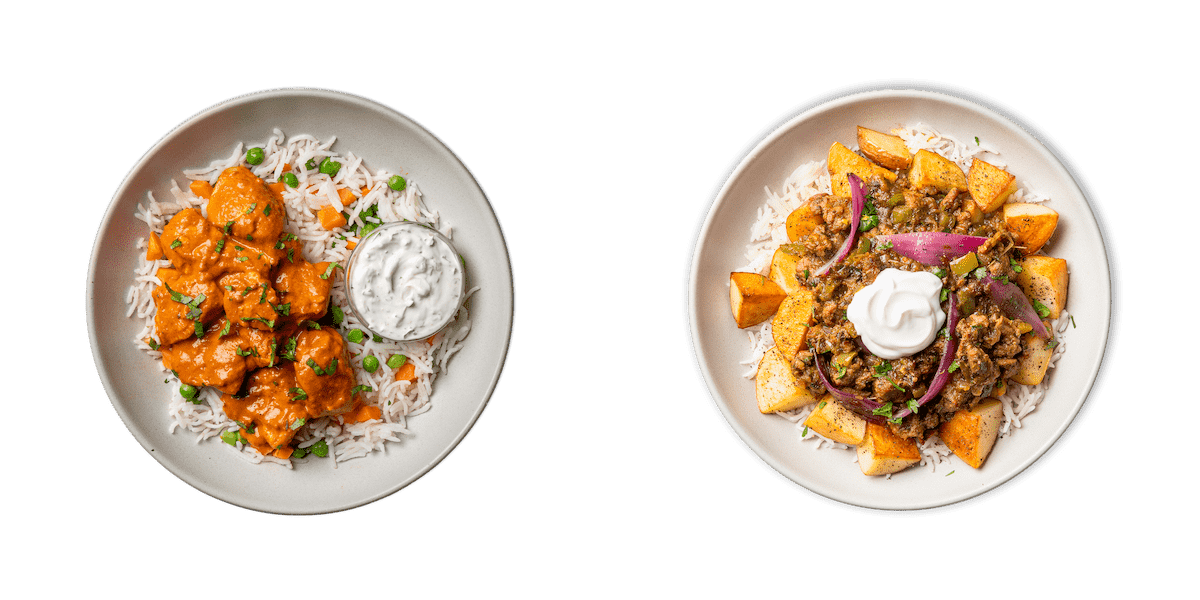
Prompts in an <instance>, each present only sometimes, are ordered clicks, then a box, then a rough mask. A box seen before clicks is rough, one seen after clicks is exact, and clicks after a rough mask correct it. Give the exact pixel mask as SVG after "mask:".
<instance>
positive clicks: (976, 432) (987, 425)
mask: <svg viewBox="0 0 1200 600" xmlns="http://www.w3.org/2000/svg"><path fill="white" fill-rule="evenodd" d="M1003 414H1004V407H1003V406H1002V405H1001V404H1000V401H999V400H987V401H985V402H980V403H979V404H976V405H975V408H972V409H971V410H960V411H958V412H956V413H954V416H952V417H950V420H948V421H945V422H943V423H942V424H941V426H940V427H938V436H939V437H941V438H942V441H943V442H945V444H946V447H947V448H950V450H951V451H953V452H954V455H955V456H957V457H959V458H961V459H962V460H963V462H965V463H967V464H968V465H971V466H972V467H974V468H976V469H978V468H979V467H980V465H982V464H983V461H984V460H985V459H986V458H987V457H988V454H989V453H990V452H991V451H992V446H993V445H994V444H995V443H996V437H997V436H998V435H999V434H1000V423H1001V421H1002V419H1003Z"/></svg>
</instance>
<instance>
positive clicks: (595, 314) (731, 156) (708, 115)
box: [82, 62, 1124, 562]
mask: <svg viewBox="0 0 1200 600" xmlns="http://www.w3.org/2000/svg"><path fill="white" fill-rule="evenodd" d="M526 67H528V65H524V66H522V65H517V64H512V65H509V64H503V65H502V64H496V65H481V66H478V67H467V70H466V71H462V70H458V71H456V72H455V74H454V76H452V77H449V76H437V77H434V76H433V74H431V73H425V72H422V71H421V70H420V68H419V67H415V66H414V67H412V68H408V70H406V68H402V67H397V77H403V79H404V80H406V82H412V86H410V88H403V89H397V88H398V85H397V84H389V83H371V84H368V83H361V82H360V80H359V79H365V78H366V76H361V77H355V78H354V79H355V80H353V82H350V80H337V79H332V78H317V77H307V78H296V79H292V80H283V79H281V78H278V77H256V78H247V79H246V80H245V82H229V80H224V79H223V78H221V77H215V76H211V74H210V76H208V77H202V76H185V74H180V76H178V77H176V78H175V79H174V80H167V82H161V80H160V82H145V83H146V84H145V86H144V90H143V91H139V92H138V94H136V95H134V94H127V95H126V96H127V97H126V100H125V101H124V102H116V103H113V104H108V106H107V107H97V108H82V110H83V114H82V116H83V118H84V119H86V120H88V122H90V124H92V125H91V126H90V127H91V130H92V131H95V132H96V133H98V134H100V136H102V137H103V138H104V140H106V150H104V151H103V152H98V154H97V155H95V156H92V157H91V160H90V162H91V164H90V167H89V170H90V172H91V173H94V174H95V175H92V179H91V185H90V188H91V192H92V194H94V197H91V198H90V200H89V202H90V203H92V204H91V205H90V206H89V209H90V210H91V216H94V218H95V221H96V222H98V221H100V217H101V216H102V214H103V210H104V208H106V205H107V203H108V200H109V198H110V197H112V194H113V193H114V192H115V191H116V188H118V186H119V185H120V184H121V180H122V179H124V176H125V174H126V173H127V172H128V169H130V168H131V167H132V166H133V163H134V162H137V161H138V158H139V157H140V156H142V155H143V154H144V152H145V151H146V150H149V149H150V146H151V145H154V144H155V143H156V142H157V140H158V139H160V138H161V137H163V136H166V134H167V133H168V132H169V131H172V130H173V128H174V127H175V126H178V125H179V124H181V122H182V121H184V120H186V119H188V118H191V116H192V115H194V114H196V113H199V112H202V110H204V109H206V108H209V107H211V106H214V104H216V103H220V102H223V101H226V100H230V98H233V97H236V96H239V95H242V94H247V92H252V91H259V90H264V89H271V88H281V86H289V85H308V86H316V88H328V89H335V90H340V91H347V92H350V94H358V95H361V96H365V97H367V98H371V100H374V101H378V102H380V103H384V104H388V106H390V107H392V108H395V109H396V110H398V112H401V113H403V114H406V115H408V116H409V118H412V119H414V120H415V121H418V122H419V124H421V125H422V126H425V127H426V128H428V130H430V131H431V132H433V133H434V134H436V136H438V137H439V138H440V139H442V140H443V142H444V143H445V144H446V145H449V148H450V149H451V150H452V151H454V152H456V154H457V155H458V156H460V157H461V158H462V160H463V162H464V163H466V164H467V167H468V168H469V169H470V170H472V172H473V173H474V175H475V176H476V179H478V180H479V182H480V184H481V186H482V187H484V190H485V192H486V193H487V194H488V197H490V199H491V203H492V205H493V208H494V210H496V212H497V214H498V216H499V220H500V224H502V227H503V228H504V233H505V236H506V240H508V244H509V250H510V253H511V259H512V264H514V280H515V290H516V298H515V299H516V304H515V307H516V313H515V314H516V316H515V326H514V337H512V343H511V347H510V352H509V356H508V362H506V367H505V371H504V374H503V376H502V378H500V382H499V385H498V388H497V390H496V394H494V396H493V397H492V400H491V402H490V404H488V407H487V409H486V410H485V412H484V414H482V416H481V419H480V420H479V422H478V424H476V425H475V427H474V430H473V431H472V432H470V434H469V436H468V437H467V438H466V439H464V442H463V443H462V444H461V445H460V446H458V448H457V449H456V450H454V452H451V454H450V456H449V457H448V458H446V460H445V461H444V462H443V463H442V464H439V466H438V467H436V468H434V469H433V470H432V472H431V473H428V474H427V475H425V476H424V478H421V479H420V480H418V481H416V482H414V484H413V485H410V486H409V487H407V488H404V490H402V491H400V492H398V493H396V494H392V496H391V497H388V498H384V499H380V500H378V502H376V503H372V504H368V505H365V506H360V508H355V509H352V510H349V511H344V512H341V514H336V515H332V516H323V517H316V520H314V521H305V522H302V523H301V522H299V521H298V522H295V524H293V523H288V522H281V521H282V520H284V518H287V517H280V516H269V515H263V514H258V512H254V511H250V510H246V509H241V508H238V506H233V505H229V504H226V503H223V502H222V500H218V499H214V498H210V497H208V496H205V494H203V493H200V492H198V491H196V490H192V488H191V487H188V486H187V485H186V484H184V482H181V481H180V480H178V479H175V478H174V476H172V475H170V473H169V472H167V470H166V469H164V468H162V467H161V466H158V464H157V463H156V462H155V460H154V458H152V457H151V456H150V455H149V454H148V452H145V451H144V450H142V449H140V446H139V445H138V444H137V442H136V440H134V439H132V437H130V436H128V432H127V430H125V427H124V426H122V424H121V421H120V419H119V418H118V416H116V414H115V413H113V412H110V410H109V412H106V410H104V409H103V406H104V404H107V402H104V401H106V397H104V391H103V389H102V388H101V385H100V382H98V376H96V373H95V372H91V377H92V382H94V385H95V391H94V394H92V397H91V398H90V400H89V402H92V403H97V404H101V406H102V408H101V409H100V410H98V412H97V413H98V414H100V416H98V418H97V419H98V421H100V422H98V425H97V427H102V428H103V430H104V431H107V432H108V433H107V434H106V438H107V439H108V442H107V443H106V450H104V452H106V454H104V457H103V458H102V460H96V461H92V464H94V467H95V468H97V469H103V473H104V476H106V479H107V484H106V485H108V486H112V490H121V491H125V492H122V493H106V494H101V496H100V497H98V498H92V499H91V500H90V504H91V506H92V509H94V510H97V511H106V510H119V509H121V508H127V506H128V505H130V503H136V505H137V509H138V510H137V517H136V518H137V522H139V523H145V524H148V526H149V524H150V523H157V527H162V526H163V524H166V523H169V522H172V521H173V520H176V518H181V515H192V516H194V517H197V518H204V520H214V521H215V522H222V523H230V524H234V523H236V527H247V528H253V527H264V528H271V529H275V528H286V527H316V528H326V527H329V528H334V529H336V528H341V527H350V526H359V524H371V523H379V524H388V526H389V527H396V528H397V530H398V532H401V533H400V535H402V536H408V535H412V536H414V539H420V540H431V539H438V538H442V536H444V535H446V534H448V533H449V532H454V536H455V539H456V540H462V541H464V542H469V541H473V540H485V539H490V540H497V539H498V540H504V539H517V538H520V539H539V538H540V539H542V540H547V541H551V542H556V544H564V542H568V541H575V542H578V541H590V540H599V539H610V538H613V539H625V540H637V545H640V546H641V545H643V544H648V545H649V546H650V547H654V546H658V545H660V544H662V545H666V544H672V545H673V544H678V542H683V541H688V540H692V541H695V542H696V544H701V545H703V544H709V542H713V541H714V540H715V539H718V534H720V535H728V536H733V538H740V536H743V535H746V536H749V535H752V534H756V533H760V532H762V533H766V535H768V536H779V538H781V539H786V538H787V536H790V535H793V536H797V546H798V545H799V542H800V541H799V540H802V539H804V535H805V534H808V535H812V530H811V529H808V528H810V527H811V526H815V524H816V523H821V522H829V521H833V522H845V523H854V524H856V526H859V524H866V526H869V527H884V528H887V527H902V526H910V527H908V528H906V529H912V528H913V527H916V529H917V530H926V529H931V528H932V527H934V523H935V522H941V521H942V520H947V518H952V520H956V521H961V522H968V523H970V522H973V523H985V524H986V527H989V528H1003V527H1006V526H1007V523H1009V522H1010V523H1012V526H1013V527H1018V528H1019V527H1022V526H1027V524H1028V521H1026V520H1027V518H1034V517H1033V516H1034V515H1036V518H1037V520H1038V521H1042V522H1050V523H1055V524H1056V527H1068V524H1070V527H1075V523H1079V515H1080V514H1079V509H1080V508H1082V506H1096V505H1097V503H1100V506H1105V505H1108V504H1109V503H1111V504H1114V505H1115V504H1118V503H1120V502H1121V500H1120V499H1118V498H1121V497H1122V494H1123V492H1121V491H1115V490H1114V464H1115V463H1116V462H1117V461H1121V460H1124V458H1123V457H1122V456H1121V454H1120V452H1114V451H1112V450H1111V438H1112V436H1115V434H1116V432H1115V431H1114V428H1112V426H1114V424H1116V422H1117V416H1118V409H1116V408H1114V402H1111V401H1112V400H1114V398H1115V396H1116V392H1115V390H1114V389H1112V384H1111V378H1108V377H1105V379H1103V380H1102V383H1103V385H1104V386H1103V389H1100V390H1098V391H1097V392H1093V395H1092V396H1093V398H1092V401H1091V402H1090V404H1088V407H1090V409H1088V412H1087V413H1086V415H1085V416H1084V418H1081V419H1080V421H1078V424H1076V425H1079V428H1078V430H1075V431H1074V432H1073V433H1072V434H1070V436H1069V437H1068V439H1066V440H1064V443H1063V444H1060V446H1056V449H1055V451H1054V452H1052V454H1051V455H1050V456H1048V457H1046V458H1045V460H1044V461H1043V462H1040V463H1039V464H1038V466H1037V467H1036V468H1033V469H1031V470H1030V472H1028V473H1027V474H1025V475H1024V476H1021V478H1020V479H1019V480H1018V481H1015V484H1014V485H1010V486H1006V487H1003V488H1001V491H998V492H997V493H991V494H988V496H985V497H983V498H982V499H979V500H976V502H968V503H965V504H962V505H959V506H953V508H950V509H948V510H937V511H931V512H920V514H888V515H883V514H876V512H871V511H864V510H858V509H853V508H850V506H844V505H836V504H833V503H829V502H828V500H824V499H822V498H818V497H816V496H812V494H810V493H809V492H806V491H804V490H802V488H799V487H797V486H794V485H793V484H791V482H788V481H787V480H785V479H782V478H781V476H779V475H778V474H775V473H774V472H772V470H770V469H769V468H768V467H766V466H764V464H763V463H761V462H760V461H758V460H757V458H756V457H755V456H754V455H752V454H751V452H750V451H749V450H748V449H746V448H745V446H744V445H743V444H742V442H740V440H739V439H738V438H737V437H736V436H734V434H733V432H732V431H731V430H730V428H728V427H727V425H726V424H725V421H724V419H722V418H721V415H720V414H719V413H718V410H716V408H715V406H714V403H713V400H712V397H710V396H709V395H708V392H707V390H706V388H704V385H703V383H702V380H701V377H700V373H698V370H697V366H696V362H695V358H694V355H692V353H691V342H690V338H689V330H688V326H689V324H688V313H686V305H685V301H686V280H688V270H689V260H690V253H691V245H692V241H694V238H695V235H696V233H697V230H698V228H700V224H701V221H702V218H703V215H704V212H706V210H707V206H708V204H709V203H710V202H712V199H713V197H714V194H715V192H716V188H718V187H719V186H720V184H721V181H722V180H724V176H725V175H726V174H727V172H728V170H730V169H731V168H732V167H733V164H734V163H736V162H737V161H738V160H739V157H740V156H742V155H743V154H744V152H745V151H748V150H749V149H750V146H752V145H754V144H755V143H756V142H757V140H758V139H760V138H761V137H763V136H764V134H766V133H767V132H768V131H769V130H772V128H773V127H774V126H776V125H779V124H781V122H782V121H784V120H786V118H788V116H791V115H793V114H796V113H797V112H798V110H799V109H800V108H803V107H805V106H810V104H811V102H814V101H815V100H816V98H818V97H823V96H826V95H830V94H835V92H839V91H850V90H857V89H860V88H863V86H862V85H858V84H862V83H863V82H851V80H833V79H829V80H822V82H816V83H792V82H790V80H788V79H796V78H787V77H772V78H760V77H751V76H750V74H749V73H737V72H734V73H725V74H722V76H720V77H718V76H715V73H713V72H710V71H708V70H701V68H692V70H674V68H671V67H670V66H668V65H664V66H662V67H661V68H655V70H654V73H653V74H652V76H644V74H643V76H642V77H637V78H630V74H629V73H628V72H625V71H623V70H612V68H606V67H605V65H604V64H602V62H596V64H589V65H584V67H586V68H584V70H583V71H586V72H587V73H586V74H576V76H571V77H563V74H562V73H560V72H558V71H557V70H553V68H545V67H538V68H526ZM474 68H478V71H475V70H474ZM426 76H428V77H427V78H426ZM222 82H223V84H222ZM422 83H424V84H422ZM908 84H910V85H916V86H923V88H931V89H948V90H950V91H954V90H961V91H964V92H965V94H968V96H970V97H972V98H974V100H978V101H980V102H984V103H986V104H989V106H991V107H994V108H997V109H1000V110H1001V112H1003V113H1006V114H1008V115H1009V116H1013V118H1016V119H1019V120H1022V121H1024V122H1027V124H1028V125H1031V126H1033V127H1036V130H1034V131H1036V132H1044V134H1045V136H1046V137H1045V138H1044V139H1043V140H1044V142H1048V143H1050V144H1051V146H1052V148H1055V146H1057V148H1060V149H1061V150H1062V155H1061V156H1062V157H1063V158H1064V160H1068V161H1070V162H1069V163H1068V164H1069V166H1073V167H1076V168H1078V170H1076V176H1080V178H1082V179H1081V184H1082V185H1084V186H1085V191H1090V192H1091V194H1090V196H1091V198H1092V199H1093V200H1098V203H1099V204H1098V205H1097V206H1096V208H1097V211H1098V212H1100V214H1102V217H1104V212H1102V211H1106V210H1111V209H1112V206H1115V199H1114V198H1115V197H1116V190H1115V186H1112V185H1106V181H1105V178H1104V175H1105V170H1106V166H1105V162H1104V156H1103V150H1102V149H1100V148H1099V146H1100V145H1102V142H1103V139H1104V133H1103V132H1102V131H1099V130H1098V128H1097V127H1096V126H1094V121H1088V120H1087V119H1086V115H1085V114H1080V110H1079V108H1080V107H1097V101H1096V96H1094V95H1093V94H1090V92H1087V90H1085V89H1081V88H1080V86H1079V85H1074V84H1073V83H1070V82H1060V80H1054V82H1044V83H1043V84H1040V85H1015V84H1013V83H1012V82H1009V80H1007V79H1006V80H984V82H962V80H960V82H956V83H955V86H954V88H947V86H946V85H944V84H942V83H929V82H916V83H912V82H910V83H908ZM876 85H890V83H889V82H887V80H881V82H880V83H877V84H876ZM865 86H870V85H865ZM1102 103H1103V102H1102ZM1100 108H1103V106H1102V107H1100ZM89 110H92V112H95V114H89V113H88V112H89ZM92 118H100V119H98V120H97V119H92ZM109 149H110V150H109ZM530 190H538V191H539V192H552V193H545V194H539V196H538V197H533V196H532V194H529V193H527V191H530ZM1108 216H1109V217H1110V218H1111V214H1109V215H1108ZM1121 241H1122V240H1121V239H1120V238H1117V239H1116V242H1117V244H1118V246H1117V252H1120V251H1121V250H1123V247H1121V246H1120V242H1121ZM89 242H90V240H89ZM581 252H582V253H583V254H581ZM581 256H586V257H588V262H587V263H580V257H581ZM595 257H600V260H594V258H595ZM1115 260H1116V257H1114V268H1116V263H1115ZM581 264H586V266H581ZM1072 275H1073V277H1086V270H1085V269H1076V268H1073V274H1072ZM1115 277H1120V272H1116V274H1115ZM1116 281H1117V282H1120V278H1117V280H1116ZM1115 293H1116V294H1117V295H1116V298H1115V299H1116V300H1120V289H1117V290H1115ZM635 307H636V308H637V310H632V308H635ZM1117 307H1120V304H1118V305H1117ZM1117 316H1118V314H1117ZM564 319H568V322H574V323H586V324H602V325H601V326H595V325H593V326H590V328H588V329H586V330H582V331H577V332H576V334H575V335H571V336H570V342H569V343H554V340H556V338H557V335H556V330H560V329H562V328H563V326H565V323H564ZM1115 319H1116V317H1115ZM1116 325H1117V323H1116V322H1115V323H1114V326H1115V328H1116ZM85 374H86V373H85ZM1103 374H1104V376H1108V372H1106V373H1103ZM814 515H828V516H829V517H832V518H814ZM1025 515H1031V516H1030V517H1026V516H1025ZM913 520H920V522H919V523H914V522H913ZM1043 520H1048V521H1043ZM814 541H816V540H814ZM742 560H746V562H749V560H751V558H750V557H749V556H746V557H744V558H742Z"/></svg>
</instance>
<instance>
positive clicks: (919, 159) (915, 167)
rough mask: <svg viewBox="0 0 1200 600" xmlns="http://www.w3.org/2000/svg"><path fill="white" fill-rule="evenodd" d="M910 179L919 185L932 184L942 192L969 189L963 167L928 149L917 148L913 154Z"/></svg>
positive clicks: (909, 172) (909, 173)
mask: <svg viewBox="0 0 1200 600" xmlns="http://www.w3.org/2000/svg"><path fill="white" fill-rule="evenodd" d="M908 180H909V182H911V183H912V184H913V185H915V186H917V187H928V186H932V187H935V188H937V189H938V191H940V192H949V191H950V190H952V189H957V190H958V191H960V192H965V191H967V176H966V175H965V174H964V173H963V171H962V169H961V168H959V166H958V165H956V164H954V162H953V161H951V160H950V159H948V158H944V157H943V156H941V155H940V154H937V153H934V152H930V151H928V150H917V153H916V154H914V155H913V159H912V168H911V169H909V171H908Z"/></svg>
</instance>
